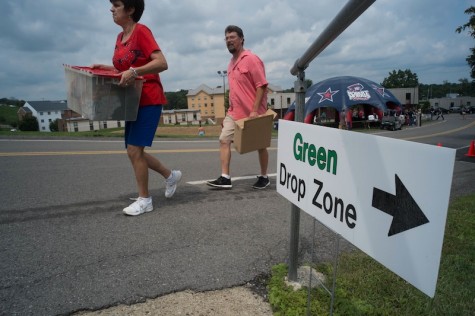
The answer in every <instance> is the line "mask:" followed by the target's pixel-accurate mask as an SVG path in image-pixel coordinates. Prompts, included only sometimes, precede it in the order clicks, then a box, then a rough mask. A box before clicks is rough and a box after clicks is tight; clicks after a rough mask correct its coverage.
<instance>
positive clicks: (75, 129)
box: [73, 122, 79, 132]
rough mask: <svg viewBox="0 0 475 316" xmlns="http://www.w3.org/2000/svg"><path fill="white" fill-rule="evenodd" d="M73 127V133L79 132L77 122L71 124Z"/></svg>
mask: <svg viewBox="0 0 475 316" xmlns="http://www.w3.org/2000/svg"><path fill="white" fill-rule="evenodd" d="M73 127H74V131H75V132H79V128H78V122H73Z"/></svg>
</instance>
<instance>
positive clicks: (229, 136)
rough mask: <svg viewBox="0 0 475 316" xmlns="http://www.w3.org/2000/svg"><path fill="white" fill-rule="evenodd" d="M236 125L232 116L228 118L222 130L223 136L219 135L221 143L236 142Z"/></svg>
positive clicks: (225, 119)
mask: <svg viewBox="0 0 475 316" xmlns="http://www.w3.org/2000/svg"><path fill="white" fill-rule="evenodd" d="M235 125H236V123H234V120H233V119H232V117H230V116H226V117H225V118H224V121H223V128H222V129H221V135H219V140H220V141H225V142H232V141H233V140H234V128H235Z"/></svg>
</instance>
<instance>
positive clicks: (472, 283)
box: [268, 194, 475, 316]
mask: <svg viewBox="0 0 475 316" xmlns="http://www.w3.org/2000/svg"><path fill="white" fill-rule="evenodd" d="M474 210H475V194H472V195H469V196H466V197H461V198H457V199H456V200H454V201H453V202H452V203H451V205H450V208H449V212H448V216H447V224H446V230H445V236H444V245H443V249H442V258H441V265H440V270H439V279H438V283H437V289H436V294H435V297H434V298H433V299H432V298H429V297H428V296H426V295H425V294H423V293H422V292H420V291H419V290H417V289H416V288H414V287H413V286H412V285H410V284H409V283H407V282H406V281H404V280H402V279H401V278H399V277H398V276H397V275H396V274H394V273H392V272H390V271H389V270H388V269H386V268H385V267H383V266H382V265H380V264H379V263H377V262H376V261H375V260H374V259H372V258H370V257H369V256H367V255H366V254H364V253H363V252H361V251H354V252H350V253H345V254H343V255H341V256H340V258H339V266H338V274H337V280H336V297H335V303H334V315H431V316H432V315H434V316H435V315H457V316H458V315H474V311H475V295H474V293H475V278H474V275H475V213H474ZM315 268H316V269H317V270H318V271H320V272H322V273H324V274H325V275H326V276H327V282H328V284H327V287H328V288H331V282H332V265H331V264H322V265H319V266H317V267H315ZM286 275H287V265H285V264H279V265H276V266H274V267H273V268H272V276H271V279H270V281H269V285H268V292H269V301H270V303H271V305H272V308H273V310H274V315H276V316H284V315H285V316H292V315H307V314H306V308H307V291H308V289H306V288H305V289H302V290H299V291H293V290H292V289H291V288H289V287H288V286H286V285H285V283H284V277H285V276H286ZM311 293H312V294H311V295H312V299H311V313H310V314H311V315H328V314H329V310H330V296H329V294H328V293H327V292H325V291H323V290H322V289H315V290H312V292H311Z"/></svg>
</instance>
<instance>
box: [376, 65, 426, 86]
mask: <svg viewBox="0 0 475 316" xmlns="http://www.w3.org/2000/svg"><path fill="white" fill-rule="evenodd" d="M381 85H382V86H383V87H385V88H388V89H391V88H413V87H417V86H418V85H419V78H417V74H416V73H413V72H412V71H411V70H409V69H406V70H401V69H399V70H398V71H396V70H393V71H392V72H390V73H389V76H388V77H386V78H384V80H383V83H382V84H381Z"/></svg>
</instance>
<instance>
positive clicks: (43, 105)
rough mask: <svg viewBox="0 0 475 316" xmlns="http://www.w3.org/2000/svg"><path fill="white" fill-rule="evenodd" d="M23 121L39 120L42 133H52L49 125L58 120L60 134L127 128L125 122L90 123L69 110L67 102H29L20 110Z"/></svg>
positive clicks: (19, 114)
mask: <svg viewBox="0 0 475 316" xmlns="http://www.w3.org/2000/svg"><path fill="white" fill-rule="evenodd" d="M17 113H18V118H19V120H20V121H21V120H22V119H23V118H24V117H25V116H34V117H36V119H37V120H38V125H39V130H40V132H51V130H50V129H49V125H50V124H51V123H52V122H54V121H55V120H58V128H59V131H60V132H84V131H94V130H99V129H105V128H115V127H123V126H125V122H124V121H90V120H88V119H85V118H83V117H81V115H80V114H78V113H76V112H74V111H73V110H71V109H69V108H68V103H67V101H64V100H61V101H27V102H25V104H24V105H23V107H21V108H20V109H19V110H18V112H17Z"/></svg>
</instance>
